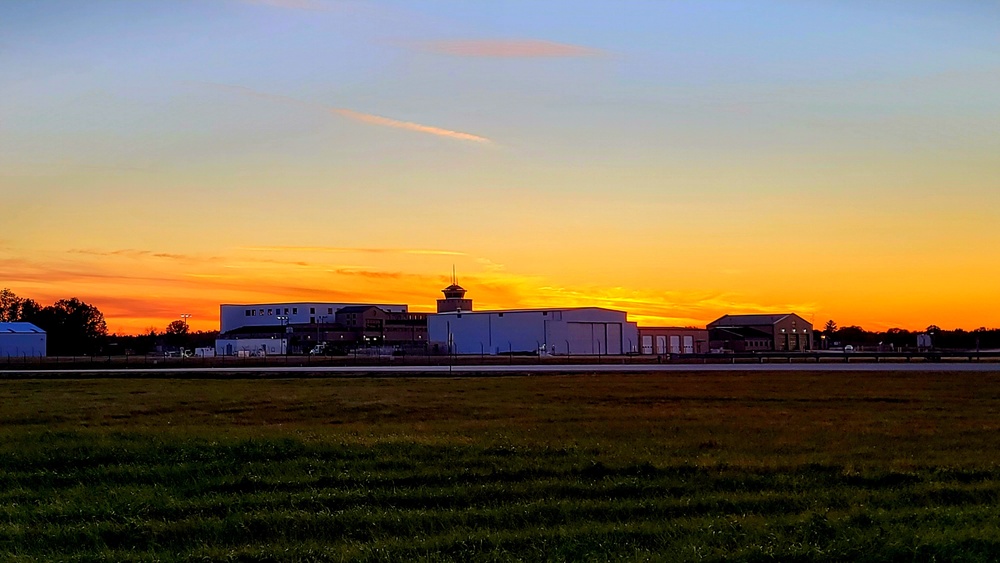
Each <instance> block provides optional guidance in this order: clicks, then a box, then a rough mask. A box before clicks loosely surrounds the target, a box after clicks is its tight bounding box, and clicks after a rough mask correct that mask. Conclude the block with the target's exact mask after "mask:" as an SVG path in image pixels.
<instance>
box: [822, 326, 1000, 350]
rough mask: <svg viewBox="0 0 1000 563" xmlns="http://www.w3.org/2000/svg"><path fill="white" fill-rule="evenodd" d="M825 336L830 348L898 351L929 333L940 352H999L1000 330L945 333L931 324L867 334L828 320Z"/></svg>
mask: <svg viewBox="0 0 1000 563" xmlns="http://www.w3.org/2000/svg"><path fill="white" fill-rule="evenodd" d="M820 334H821V335H822V336H825V337H826V341H827V345H828V346H835V345H841V346H844V345H848V344H850V345H852V346H865V347H874V346H879V345H881V346H883V347H887V346H892V347H893V348H895V349H899V348H915V347H916V346H917V336H918V335H920V334H928V335H930V337H931V345H932V346H933V347H934V348H939V349H952V350H975V349H980V350H988V349H1000V328H986V327H980V328H977V329H975V330H971V331H969V330H964V329H961V328H957V329H954V330H944V329H942V328H941V327H939V326H937V325H930V326H928V327H927V328H926V329H924V330H917V331H911V330H907V329H905V328H890V329H888V330H885V331H867V330H865V329H863V328H861V327H860V326H853V325H852V326H845V327H838V326H837V323H836V322H834V321H832V320H831V321H827V323H826V325H825V326H824V327H823V330H822V331H821V332H820Z"/></svg>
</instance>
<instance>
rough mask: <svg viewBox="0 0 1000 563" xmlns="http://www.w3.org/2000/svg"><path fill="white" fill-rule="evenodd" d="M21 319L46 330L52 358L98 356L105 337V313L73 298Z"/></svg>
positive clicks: (106, 333)
mask: <svg viewBox="0 0 1000 563" xmlns="http://www.w3.org/2000/svg"><path fill="white" fill-rule="evenodd" d="M24 320H26V321H28V322H31V323H34V324H36V325H38V326H39V327H41V328H42V329H44V330H45V332H46V333H47V334H48V338H47V342H48V348H49V353H50V354H53V355H67V354H74V355H75V354H94V353H97V352H99V351H100V350H101V347H102V345H103V344H104V342H105V338H106V337H107V335H108V325H107V323H106V322H105V321H104V314H103V313H101V311H100V310H99V309H98V308H97V307H95V306H93V305H89V304H87V303H84V302H83V301H80V300H79V299H77V298H75V297H74V298H72V299H60V300H59V301H56V302H55V304H53V305H50V306H48V307H43V308H41V309H40V310H39V311H38V312H37V313H36V314H34V315H31V316H30V317H26V318H24Z"/></svg>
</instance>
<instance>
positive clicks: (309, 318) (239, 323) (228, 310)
mask: <svg viewBox="0 0 1000 563" xmlns="http://www.w3.org/2000/svg"><path fill="white" fill-rule="evenodd" d="M359 305H369V303H324V302H313V303H251V304H245V305H220V306H219V332H221V333H222V334H225V333H227V332H231V331H233V330H236V329H239V328H243V327H245V326H280V325H298V324H315V323H332V322H334V317H335V316H336V314H337V311H338V310H339V309H342V308H344V307H353V306H359ZM374 305H375V306H376V307H378V308H380V309H382V310H383V311H386V312H388V313H406V312H407V306H406V305H399V304H396V305H379V304H374ZM279 317H281V318H279Z"/></svg>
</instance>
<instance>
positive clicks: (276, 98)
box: [194, 82, 493, 144]
mask: <svg viewBox="0 0 1000 563" xmlns="http://www.w3.org/2000/svg"><path fill="white" fill-rule="evenodd" d="M194 84H197V85H199V86H203V87H207V88H212V89H214V90H219V91H223V92H232V93H238V94H243V95H246V96H251V97H254V98H260V99H263V100H269V101H272V102H278V103H283V104H289V105H295V106H298V107H304V108H309V109H314V110H322V111H325V112H328V113H331V114H333V115H339V116H341V117H346V118H347V119H350V120H352V121H357V122H360V123H366V124H368V125H376V126H379V127H390V128H393V129H403V130H406V131H415V132H417V133H424V134H426V135H434V136H437V137H446V138H449V139H455V140H458V141H468V142H473V143H480V144H492V143H493V141H492V140H490V139H489V138H487V137H483V136H482V135H474V134H472V133H466V132H464V131H456V130H453V129H445V128H443V127H435V126H433V125H424V124H422V123H416V122H413V121H403V120H399V119H393V118H390V117H385V116H381V115H375V114H373V113H365V112H361V111H355V110H352V109H347V108H338V107H330V106H326V105H323V104H316V103H312V102H306V101H302V100H298V99H296V98H292V97H289V96H282V95H280V94H268V93H266V92H258V91H256V90H253V89H251V88H247V87H244V86H233V85H230V84H218V83H214V82H194Z"/></svg>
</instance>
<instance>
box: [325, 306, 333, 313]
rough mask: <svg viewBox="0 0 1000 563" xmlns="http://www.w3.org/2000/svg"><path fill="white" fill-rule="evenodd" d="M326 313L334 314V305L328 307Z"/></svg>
mask: <svg viewBox="0 0 1000 563" xmlns="http://www.w3.org/2000/svg"><path fill="white" fill-rule="evenodd" d="M326 314H327V315H332V314H333V307H327V308H326Z"/></svg>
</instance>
